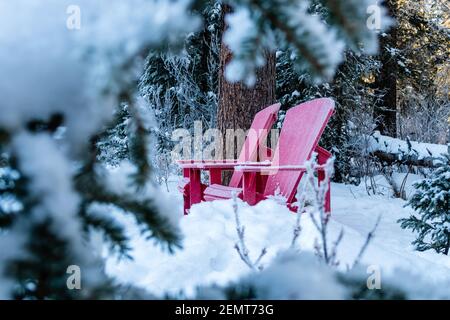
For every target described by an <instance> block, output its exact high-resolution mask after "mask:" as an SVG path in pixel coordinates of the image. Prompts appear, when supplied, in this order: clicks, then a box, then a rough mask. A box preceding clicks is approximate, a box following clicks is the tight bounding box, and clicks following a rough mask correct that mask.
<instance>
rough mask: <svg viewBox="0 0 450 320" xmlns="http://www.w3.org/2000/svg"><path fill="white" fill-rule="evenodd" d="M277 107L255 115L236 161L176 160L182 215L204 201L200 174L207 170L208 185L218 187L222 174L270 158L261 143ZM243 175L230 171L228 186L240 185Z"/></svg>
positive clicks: (268, 150)
mask: <svg viewBox="0 0 450 320" xmlns="http://www.w3.org/2000/svg"><path fill="white" fill-rule="evenodd" d="M279 110H280V104H279V103H277V104H274V105H272V106H270V107H267V108H265V109H263V110H261V111H260V112H258V113H257V114H256V115H255V117H254V119H253V122H252V125H251V127H250V130H249V134H248V135H247V137H246V140H245V142H244V145H243V147H242V150H241V153H240V155H239V158H238V159H236V160H234V159H233V160H215V161H214V160H180V161H178V164H179V166H180V167H181V168H182V169H183V179H182V180H181V181H180V183H179V184H178V190H179V191H180V192H182V193H183V198H184V213H185V214H187V213H188V212H189V209H190V208H191V206H192V205H193V204H196V203H199V202H201V201H202V200H204V195H203V191H204V190H205V189H206V188H207V185H204V184H202V183H201V181H200V171H201V170H207V171H209V179H210V185H213V184H221V182H222V171H223V170H233V169H234V168H235V167H236V166H239V165H244V164H252V162H256V161H257V160H258V155H259V156H260V157H261V156H265V157H266V158H265V159H262V160H266V159H270V157H271V150H270V149H269V148H267V147H265V140H266V138H267V135H268V133H269V130H270V129H271V128H272V126H273V124H274V123H275V121H276V120H277V114H278V111H279ZM242 177H243V172H240V171H236V170H234V172H233V175H232V177H231V180H230V183H229V187H231V188H239V187H241V186H242Z"/></svg>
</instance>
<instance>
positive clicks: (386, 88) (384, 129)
mask: <svg viewBox="0 0 450 320" xmlns="http://www.w3.org/2000/svg"><path fill="white" fill-rule="evenodd" d="M396 1H397V0H385V1H383V4H384V6H385V7H386V8H387V9H388V10H389V13H390V15H391V16H392V17H395V15H396V12H397V10H396ZM396 42H397V28H396V27H392V28H391V30H390V31H389V32H388V33H387V36H380V51H381V52H380V60H381V70H380V73H379V74H378V75H377V77H376V81H375V83H374V85H375V89H376V90H380V91H381V92H383V93H384V95H383V98H382V99H380V101H379V102H378V103H377V105H376V106H375V109H374V117H375V119H376V120H378V126H377V130H379V131H380V132H381V134H384V135H388V136H391V137H395V136H397V71H398V66H397V60H396V57H395V56H392V55H391V53H390V52H389V51H387V50H386V47H393V48H396V47H397V46H396Z"/></svg>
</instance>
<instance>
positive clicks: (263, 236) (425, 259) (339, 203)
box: [107, 183, 450, 297]
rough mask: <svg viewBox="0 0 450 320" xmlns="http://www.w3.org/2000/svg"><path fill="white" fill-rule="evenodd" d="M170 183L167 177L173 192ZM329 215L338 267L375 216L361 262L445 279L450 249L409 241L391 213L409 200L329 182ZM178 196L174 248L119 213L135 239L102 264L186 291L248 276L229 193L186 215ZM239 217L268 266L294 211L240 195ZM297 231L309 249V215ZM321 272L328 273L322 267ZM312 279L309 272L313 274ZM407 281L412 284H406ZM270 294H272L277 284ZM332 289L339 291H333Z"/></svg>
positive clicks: (289, 230)
mask: <svg viewBox="0 0 450 320" xmlns="http://www.w3.org/2000/svg"><path fill="white" fill-rule="evenodd" d="M175 186H176V184H175V183H172V185H171V187H172V189H173V190H172V191H171V193H172V192H173V193H175V192H176V189H175ZM332 188H333V190H332V211H333V214H332V218H331V222H330V225H329V232H330V238H329V239H330V242H331V241H334V240H335V239H336V238H337V236H338V234H339V232H340V231H341V230H344V238H343V240H342V243H341V245H340V246H339V249H338V260H339V261H340V265H339V268H340V269H342V270H346V268H347V267H349V266H351V265H352V264H353V262H354V261H355V259H356V257H357V255H358V252H359V250H360V249H361V247H362V245H363V243H364V242H365V240H366V237H367V234H368V233H369V232H370V231H371V230H372V228H373V226H374V225H375V223H376V220H377V218H378V216H379V215H380V214H381V215H382V218H381V222H380V225H379V227H378V229H377V231H376V234H375V238H374V239H373V241H372V242H371V244H370V245H369V247H368V250H367V251H366V253H365V255H364V256H363V258H362V261H361V262H362V264H364V265H372V266H374V265H375V266H379V267H380V269H381V271H382V273H381V275H382V277H383V276H385V275H386V276H387V277H388V276H389V275H394V274H395V272H396V271H398V270H399V269H402V270H405V271H409V273H411V274H420V276H421V277H424V278H422V279H423V280H424V281H426V282H427V283H429V284H430V285H431V284H433V283H441V284H442V281H449V280H450V276H449V274H450V273H449V271H450V257H447V256H444V255H438V254H436V253H433V252H431V251H430V252H417V251H415V250H414V248H413V247H412V246H411V242H412V240H413V239H414V235H413V234H412V233H411V232H409V231H407V230H403V229H401V228H400V226H399V224H398V223H397V220H398V219H400V218H403V217H407V216H409V215H410V213H411V209H410V208H404V204H405V202H404V201H403V200H400V199H393V198H390V197H388V196H384V195H379V196H368V195H367V193H366V191H365V189H363V188H362V187H354V186H347V185H342V184H333V186H332ZM177 199H178V200H177V201H178V202H179V203H178V205H179V208H180V210H179V215H180V227H181V230H182V232H183V234H184V236H185V239H184V248H183V249H182V250H180V251H178V252H176V253H175V254H174V255H169V254H168V253H166V252H162V251H161V250H160V249H159V248H157V247H155V246H153V245H152V244H151V243H149V242H147V241H145V239H143V238H142V237H141V236H140V233H139V229H138V228H137V227H136V226H134V225H133V223H132V221H131V220H130V219H128V218H127V217H124V216H121V215H118V219H121V220H122V221H123V222H124V223H125V224H127V225H128V228H129V232H130V236H131V237H132V239H133V242H132V247H134V251H133V253H132V254H133V256H134V261H120V262H118V261H117V260H116V259H115V258H109V260H108V263H107V272H108V273H109V274H110V275H112V276H115V277H116V278H117V279H118V281H120V282H123V283H133V284H136V285H138V286H141V287H144V288H147V289H148V290H150V291H151V292H153V293H155V294H157V295H163V294H165V293H167V292H169V293H178V292H180V291H181V290H183V291H184V292H185V293H186V294H187V295H188V296H189V295H192V294H194V290H195V288H196V287H198V286H207V285H210V284H213V283H215V284H219V285H224V284H227V283H229V282H230V281H234V280H238V279H239V278H242V277H247V276H251V275H250V269H249V268H248V267H247V266H246V265H245V264H244V263H243V262H242V261H241V260H240V258H239V256H238V254H237V252H236V251H235V249H234V244H235V242H236V240H237V234H236V229H235V228H236V226H235V220H234V213H233V208H232V206H233V203H232V201H231V200H221V201H214V202H208V203H201V204H198V205H195V206H193V208H192V210H191V214H190V215H189V216H186V217H183V216H182V200H181V197H180V196H178V197H177ZM238 208H239V209H238V210H239V216H240V219H241V223H242V225H244V226H245V227H246V229H245V233H246V242H247V245H248V248H249V250H250V255H251V256H252V258H255V257H256V256H258V255H259V254H260V252H261V250H262V249H263V248H267V250H268V253H267V255H266V256H265V257H264V258H263V264H264V266H266V267H267V268H270V267H269V264H271V262H272V260H273V259H274V258H276V257H277V254H278V253H279V252H280V251H285V250H286V249H288V248H289V246H290V243H291V240H292V236H293V229H294V225H295V215H294V214H292V213H291V212H290V211H289V210H288V209H287V208H286V207H284V206H283V205H281V204H279V203H277V201H276V200H275V199H269V200H266V201H263V202H260V203H259V204H258V205H256V206H254V207H250V206H248V205H247V204H246V203H243V202H242V201H239V200H238ZM301 224H302V232H301V235H300V238H299V242H298V246H299V249H300V250H302V251H307V252H313V251H314V242H315V240H316V239H317V238H318V236H319V235H318V234H317V231H316V229H315V227H314V225H313V223H312V221H311V218H310V217H309V216H308V215H303V216H302V221H301ZM324 277H326V275H325V274H324ZM311 281H312V280H311ZM411 285H413V284H411ZM273 289H274V290H273V291H271V294H270V297H276V296H277V291H276V288H273ZM335 294H336V297H338V296H340V293H339V292H335Z"/></svg>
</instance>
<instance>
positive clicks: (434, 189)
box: [399, 153, 450, 255]
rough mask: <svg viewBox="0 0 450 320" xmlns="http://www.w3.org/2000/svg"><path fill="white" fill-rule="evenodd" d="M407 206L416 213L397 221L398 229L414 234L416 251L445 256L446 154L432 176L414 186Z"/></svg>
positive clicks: (449, 170)
mask: <svg viewBox="0 0 450 320" xmlns="http://www.w3.org/2000/svg"><path fill="white" fill-rule="evenodd" d="M415 187H416V189H417V191H416V193H415V194H414V195H413V197H412V198H411V199H410V200H409V202H408V205H409V206H411V207H412V208H413V209H414V210H416V211H417V213H416V214H414V215H411V216H410V217H409V218H405V219H401V220H399V222H400V223H401V227H402V228H404V229H411V230H412V231H413V232H416V233H418V236H417V239H416V240H414V242H413V244H414V245H415V246H416V248H417V250H419V251H425V250H430V249H432V250H435V251H436V252H438V253H443V254H446V255H448V254H449V249H450V153H449V154H446V155H443V157H442V159H441V163H440V165H439V167H438V169H436V171H434V172H433V174H432V175H431V176H430V177H429V178H427V179H424V180H422V181H420V182H418V183H416V184H415Z"/></svg>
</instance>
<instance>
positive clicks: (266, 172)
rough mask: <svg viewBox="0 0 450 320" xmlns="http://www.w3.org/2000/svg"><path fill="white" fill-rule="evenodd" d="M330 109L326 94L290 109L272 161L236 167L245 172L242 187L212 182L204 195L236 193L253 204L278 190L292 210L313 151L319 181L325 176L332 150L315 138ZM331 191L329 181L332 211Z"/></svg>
mask: <svg viewBox="0 0 450 320" xmlns="http://www.w3.org/2000/svg"><path fill="white" fill-rule="evenodd" d="M333 112H334V101H333V100H331V99H327V98H323V99H316V100H313V101H309V102H306V103H303V104H301V105H299V106H297V107H294V108H291V109H289V111H288V112H287V113H286V117H285V120H284V123H283V128H282V129H281V134H280V138H279V140H278V146H277V149H276V151H275V153H274V157H273V159H272V162H271V163H261V164H259V165H253V164H252V165H247V166H246V165H244V166H238V167H236V168H235V169H236V171H238V172H243V174H244V176H243V185H242V187H236V186H223V185H220V184H213V183H212V184H211V185H210V186H209V187H207V188H206V189H205V190H204V199H205V200H216V199H229V198H231V197H232V196H233V193H235V194H237V195H238V197H240V198H242V199H243V200H244V201H246V202H247V203H249V204H250V205H254V204H256V203H258V202H259V201H261V200H263V199H266V198H267V197H268V196H270V195H274V194H275V193H276V192H278V193H279V195H281V196H283V197H285V198H286V200H287V205H288V207H289V208H290V209H291V210H292V211H295V210H296V208H295V206H294V205H293V203H294V202H295V201H296V200H295V195H296V191H297V186H298V184H299V182H300V180H301V178H302V176H303V174H304V173H305V171H306V168H305V167H304V164H305V162H306V161H307V160H308V159H310V157H311V155H312V153H313V152H314V151H316V152H317V153H318V162H319V166H318V167H317V168H316V169H317V170H318V179H319V183H321V182H322V181H323V179H324V178H325V173H324V166H323V165H324V164H325V163H326V161H327V160H328V159H329V158H330V157H331V154H330V153H329V152H328V151H326V150H325V149H323V148H321V147H319V146H318V142H319V139H320V136H321V135H322V133H323V131H324V129H325V127H326V125H327V123H328V120H329V119H330V117H331V115H332V114H333ZM330 192H331V189H330V185H328V191H327V194H326V199H325V207H326V208H325V209H326V212H331V199H330V194H331V193H330Z"/></svg>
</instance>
